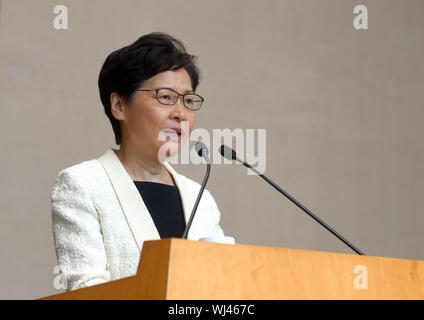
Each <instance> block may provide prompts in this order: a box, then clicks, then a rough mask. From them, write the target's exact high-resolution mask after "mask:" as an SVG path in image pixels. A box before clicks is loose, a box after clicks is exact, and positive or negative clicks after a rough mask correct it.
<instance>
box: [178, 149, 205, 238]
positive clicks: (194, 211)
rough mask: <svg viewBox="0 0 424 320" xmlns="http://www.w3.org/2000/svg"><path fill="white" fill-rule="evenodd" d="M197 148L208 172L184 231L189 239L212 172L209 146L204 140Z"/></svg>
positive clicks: (184, 235)
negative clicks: (189, 233)
mask: <svg viewBox="0 0 424 320" xmlns="http://www.w3.org/2000/svg"><path fill="white" fill-rule="evenodd" d="M195 148H196V151H197V154H198V155H199V156H200V157H203V158H204V159H205V160H206V174H205V177H204V178H203V182H202V186H201V187H200V191H199V194H198V195H197V199H196V202H195V203H194V206H193V210H192V211H191V215H190V218H189V219H188V222H187V226H186V228H185V230H184V233H183V236H182V238H183V239H187V236H188V232H189V230H190V227H191V224H192V222H193V219H194V215H195V214H196V210H197V207H198V206H199V202H200V198H202V194H203V190H205V187H206V183H207V182H208V179H209V173H210V172H211V164H210V161H209V157H208V153H209V151H208V148H207V147H206V146H205V145H204V144H203V143H202V142H197V143H196V145H195Z"/></svg>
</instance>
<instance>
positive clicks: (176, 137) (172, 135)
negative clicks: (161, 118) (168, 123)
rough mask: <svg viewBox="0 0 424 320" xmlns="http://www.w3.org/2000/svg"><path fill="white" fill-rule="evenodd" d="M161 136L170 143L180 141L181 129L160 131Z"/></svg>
mask: <svg viewBox="0 0 424 320" xmlns="http://www.w3.org/2000/svg"><path fill="white" fill-rule="evenodd" d="M162 134H163V135H164V136H165V139H166V140H168V137H169V140H171V141H181V129H180V128H169V129H165V130H162Z"/></svg>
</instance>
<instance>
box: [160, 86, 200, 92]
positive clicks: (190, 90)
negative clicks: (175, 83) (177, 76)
mask: <svg viewBox="0 0 424 320" xmlns="http://www.w3.org/2000/svg"><path fill="white" fill-rule="evenodd" d="M158 89H170V90H174V91H177V90H175V89H174V88H171V87H159V88H158ZM177 92H178V91H177ZM193 92H194V91H193V90H192V89H188V90H186V91H184V93H193Z"/></svg>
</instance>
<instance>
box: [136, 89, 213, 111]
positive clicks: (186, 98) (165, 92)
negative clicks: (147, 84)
mask: <svg viewBox="0 0 424 320" xmlns="http://www.w3.org/2000/svg"><path fill="white" fill-rule="evenodd" d="M136 91H155V92H156V99H157V100H158V101H159V103H161V104H164V105H167V106H173V105H174V104H176V103H177V101H178V98H179V97H180V96H181V97H183V105H184V107H186V108H187V109H189V110H193V111H197V110H199V109H200V107H201V106H202V103H203V101H205V99H203V98H202V97H201V96H199V95H198V94H194V93H184V94H181V93H178V92H177V91H175V90H173V89H169V88H158V89H138V90H136Z"/></svg>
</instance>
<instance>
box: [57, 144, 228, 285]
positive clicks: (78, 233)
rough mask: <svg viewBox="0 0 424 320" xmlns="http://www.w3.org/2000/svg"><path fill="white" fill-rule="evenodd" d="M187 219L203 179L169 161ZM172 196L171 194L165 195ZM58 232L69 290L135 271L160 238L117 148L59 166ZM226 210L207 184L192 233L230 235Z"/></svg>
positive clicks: (59, 255)
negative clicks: (147, 245)
mask: <svg viewBox="0 0 424 320" xmlns="http://www.w3.org/2000/svg"><path fill="white" fill-rule="evenodd" d="M164 166H165V167H166V169H167V170H168V171H169V173H170V174H171V175H172V177H173V178H174V181H175V184H176V186H177V188H178V190H179V193H180V196H181V202H182V206H183V211H184V216H185V221H186V223H187V221H188V219H189V217H190V214H191V211H192V208H193V206H194V203H195V201H196V198H197V194H198V191H199V189H200V184H198V183H197V182H195V181H193V180H190V179H189V178H187V177H185V176H183V175H181V174H178V173H177V172H176V171H175V170H174V169H173V168H172V167H171V166H170V164H169V163H168V162H164ZM164 201H166V199H164ZM51 214H52V224H53V237H54V243H55V248H56V255H57V259H58V264H59V268H60V271H61V274H62V279H63V281H64V284H65V285H66V287H67V290H74V289H77V288H82V287H87V286H91V285H95V284H99V283H103V282H107V281H112V280H116V279H120V278H124V277H129V276H133V275H135V274H136V272H137V267H138V263H139V260H140V253H141V249H142V247H143V242H144V241H146V240H157V239H160V236H159V233H158V231H157V229H156V227H155V224H154V222H153V220H152V218H151V216H150V213H149V211H148V209H147V208H146V205H145V204H144V201H143V198H142V197H141V196H140V193H139V191H138V189H137V187H136V186H135V184H134V182H133V181H132V179H131V177H130V176H129V175H128V173H127V171H126V170H125V168H124V166H123V165H122V163H121V161H120V160H119V158H118V157H117V156H116V154H115V153H114V151H113V150H112V149H108V150H107V151H106V153H105V154H104V155H103V156H101V157H100V158H98V159H93V160H90V161H84V162H82V163H80V164H77V165H74V166H72V167H69V168H67V169H64V170H62V171H60V172H59V174H58V176H57V178H56V182H55V185H54V187H53V190H52V193H51ZM220 216H221V214H220V212H219V209H218V206H217V204H216V202H215V200H214V198H213V197H212V195H211V194H210V193H209V191H208V190H206V189H205V190H204V193H203V195H202V199H201V201H200V203H199V206H198V209H197V212H196V216H195V218H194V220H193V223H192V226H191V229H190V232H189V234H188V238H189V239H192V240H198V239H199V238H202V237H210V236H224V233H223V231H222V229H221V227H220V226H219V220H220Z"/></svg>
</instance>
